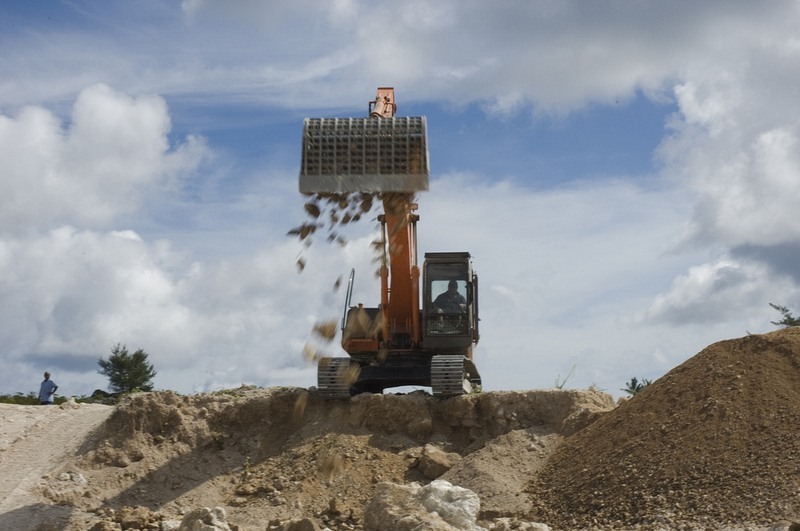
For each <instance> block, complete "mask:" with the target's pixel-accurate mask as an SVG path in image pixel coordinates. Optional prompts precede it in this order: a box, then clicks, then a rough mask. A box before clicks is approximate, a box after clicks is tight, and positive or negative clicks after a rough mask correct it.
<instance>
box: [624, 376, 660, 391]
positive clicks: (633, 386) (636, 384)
mask: <svg viewBox="0 0 800 531" xmlns="http://www.w3.org/2000/svg"><path fill="white" fill-rule="evenodd" d="M651 383H653V382H652V380H648V379H646V378H642V381H641V382H640V381H639V379H638V378H636V376H634V377H633V378H631V381H630V382H628V383H627V384H626V387H624V388H622V389H620V391H625V392H626V393H628V394H629V395H631V396H634V395H635V394H637V393H639V392H640V391H642V390H643V389H644V388H645V387H647V386H648V385H650V384H651Z"/></svg>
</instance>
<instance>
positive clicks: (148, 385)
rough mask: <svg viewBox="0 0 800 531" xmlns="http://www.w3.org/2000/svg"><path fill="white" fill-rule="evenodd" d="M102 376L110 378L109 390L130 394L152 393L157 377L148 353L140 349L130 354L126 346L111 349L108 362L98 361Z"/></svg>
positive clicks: (101, 359)
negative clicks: (139, 392)
mask: <svg viewBox="0 0 800 531" xmlns="http://www.w3.org/2000/svg"><path fill="white" fill-rule="evenodd" d="M97 364H98V365H100V369H99V370H98V371H97V372H99V373H100V374H102V375H104V376H107V377H108V388H109V389H111V391H112V392H114V393H129V392H131V391H134V390H137V389H138V390H141V391H152V390H153V383H152V382H151V380H152V379H153V377H154V376H155V375H156V371H155V369H154V368H153V365H151V364H150V363H147V353H146V352H145V351H144V350H142V349H139V350H137V351H136V352H134V353H133V354H129V353H128V349H127V347H125V345H120V344H119V343H117V345H116V346H115V347H114V348H112V349H111V356H110V357H109V358H108V359H107V360H106V359H103V358H100V359H99V360H97Z"/></svg>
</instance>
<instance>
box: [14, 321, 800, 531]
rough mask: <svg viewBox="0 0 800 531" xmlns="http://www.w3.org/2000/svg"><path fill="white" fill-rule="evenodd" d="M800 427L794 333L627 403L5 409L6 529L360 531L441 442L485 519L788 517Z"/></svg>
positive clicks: (218, 398)
mask: <svg viewBox="0 0 800 531" xmlns="http://www.w3.org/2000/svg"><path fill="white" fill-rule="evenodd" d="M798 426H800V329H795V328H790V329H786V330H780V331H777V332H774V333H770V334H765V335H759V336H747V337H743V338H740V339H735V340H730V341H723V342H720V343H716V344H714V345H711V346H709V347H708V348H706V349H704V350H703V351H702V352H700V353H699V354H697V355H696V356H694V357H693V358H691V359H689V360H688V361H687V362H685V363H684V364H682V365H681V366H679V367H677V368H675V369H674V370H672V371H671V372H669V373H668V374H667V375H665V376H664V377H662V378H661V379H659V380H658V381H657V382H655V383H654V384H653V385H651V386H650V387H648V388H647V389H646V390H645V391H643V392H642V393H640V394H639V395H637V396H636V397H634V398H633V399H631V400H628V401H626V402H624V403H623V404H621V405H619V406H618V407H616V408H615V407H614V404H612V402H611V399H610V397H609V396H608V395H606V394H604V393H600V392H597V391H593V390H589V391H559V390H550V391H527V392H497V393H483V394H477V395H470V396H464V397H458V398H454V399H449V400H439V399H434V398H432V397H430V396H428V395H427V394H425V393H419V392H418V393H412V394H409V395H391V394H387V395H368V394H365V395H361V396H358V397H355V398H353V399H350V400H346V401H324V400H321V399H319V398H318V397H317V396H316V394H315V393H314V392H313V391H309V390H305V389H297V388H271V389H256V388H242V389H237V390H234V391H227V392H218V393H213V394H202V395H192V396H180V395H177V394H175V393H171V392H159V393H147V394H138V395H134V396H131V397H128V398H127V399H126V400H125V401H124V402H123V403H122V404H120V405H119V406H117V407H115V408H113V410H111V409H109V408H107V407H105V406H81V407H78V408H76V409H61V408H54V407H48V408H44V407H40V406H29V407H22V406H0V500H2V505H0V529H20V530H24V529H36V530H41V531H44V530H50V529H53V530H54V529H59V530H62V529H66V530H84V529H94V530H95V531H110V530H116V529H123V528H125V529H134V528H135V529H145V528H148V529H159V526H160V525H162V521H167V520H169V521H175V520H178V519H180V517H181V516H182V515H183V514H185V513H187V512H189V511H191V510H193V509H195V508H198V507H204V506H205V507H214V506H222V507H224V508H225V509H226V510H227V513H228V522H229V523H230V524H231V525H232V526H238V529H239V530H241V531H245V530H256V529H258V530H264V529H278V523H279V522H285V521H287V520H289V519H292V518H300V517H308V518H311V519H313V520H314V521H315V522H317V524H318V525H319V526H325V527H328V528H329V529H331V530H335V531H339V530H359V529H361V528H362V523H363V507H364V506H365V505H366V503H367V502H368V501H369V500H370V498H371V496H372V494H373V492H374V490H375V485H376V484H378V483H379V482H382V481H390V482H394V483H400V484H407V483H409V482H420V483H427V482H429V481H430V478H429V477H426V475H425V474H423V470H422V468H423V467H422V465H420V460H421V459H424V455H423V448H424V447H425V445H427V444H431V445H434V446H436V447H438V448H440V449H441V450H443V451H445V452H448V453H449V455H453V454H457V455H458V456H461V458H460V460H458V461H457V462H456V463H455V464H454V466H452V468H451V469H450V470H449V471H448V472H446V473H445V474H444V475H443V476H442V478H443V479H447V480H448V481H450V482H451V483H453V484H457V485H460V486H462V487H466V488H468V489H471V490H473V491H474V492H476V493H477V494H478V495H479V496H480V499H481V514H480V517H479V524H480V525H482V526H483V527H484V528H487V529H497V530H500V529H510V528H511V527H509V526H506V527H503V525H504V524H503V523H502V520H500V519H501V517H508V518H511V519H512V522H516V524H515V525H520V526H523V527H520V529H522V528H524V525H526V524H524V523H525V522H544V523H546V524H547V525H549V526H551V527H552V528H553V529H564V530H571V529H731V530H734V529H735V530H740V529H754V530H762V531H763V530H767V529H776V530H787V529H790V524H791V522H797V521H798V520H800V440H798V437H797V434H796V432H797V427H798ZM64 456H67V457H64ZM23 522H25V524H23ZM795 526H797V524H795ZM797 527H800V526H797ZM526 529H529V528H526Z"/></svg>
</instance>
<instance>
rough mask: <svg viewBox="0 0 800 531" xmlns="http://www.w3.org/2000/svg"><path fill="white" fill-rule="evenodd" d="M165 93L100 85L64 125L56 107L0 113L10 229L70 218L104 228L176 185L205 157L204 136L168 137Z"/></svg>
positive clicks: (5, 219) (4, 206)
mask: <svg viewBox="0 0 800 531" xmlns="http://www.w3.org/2000/svg"><path fill="white" fill-rule="evenodd" d="M169 130H170V119H169V115H168V114H167V109H166V105H165V103H164V101H163V99H161V98H160V97H157V96H141V97H138V98H134V97H131V96H128V95H126V94H122V93H120V92H116V91H114V90H112V89H110V88H109V87H108V86H106V85H94V86H91V87H89V88H87V89H85V90H84V91H82V92H81V94H80V96H79V97H78V99H77V101H76V102H75V105H74V108H73V113H72V120H71V122H70V123H69V124H68V125H67V126H66V127H62V125H61V123H60V121H59V120H58V119H57V118H56V117H55V116H54V115H53V114H51V113H50V112H49V111H47V110H45V109H42V108H40V107H33V106H30V107H26V108H24V109H22V110H21V111H20V113H19V114H18V116H16V117H15V118H8V117H5V116H2V115H0V158H2V159H3V160H4V161H8V164H5V165H4V175H3V179H2V180H0V224H2V227H3V229H2V230H3V231H4V232H9V231H11V232H19V231H30V230H46V229H48V228H49V227H51V226H53V225H58V224H71V225H76V226H87V227H104V226H108V225H109V223H111V222H113V221H114V220H115V219H116V218H117V217H119V216H120V215H122V214H128V213H131V212H135V211H137V210H139V209H140V207H141V203H142V201H143V200H145V199H147V198H149V197H151V196H152V194H154V193H157V192H159V191H162V190H164V189H169V188H170V187H174V186H175V185H176V184H177V180H178V179H179V178H180V177H181V176H182V175H185V174H187V173H188V172H191V171H193V170H194V169H195V168H196V167H197V165H198V164H199V163H200V161H201V160H202V158H203V157H204V156H205V150H206V148H205V146H204V145H203V142H202V141H201V140H199V139H196V138H188V139H187V140H186V142H185V143H184V144H182V145H179V146H177V147H176V148H171V147H170V146H169V142H168V137H167V135H168V133H169Z"/></svg>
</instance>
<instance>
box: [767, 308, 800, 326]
mask: <svg viewBox="0 0 800 531" xmlns="http://www.w3.org/2000/svg"><path fill="white" fill-rule="evenodd" d="M769 305H770V306H772V307H773V308H775V309H776V310H778V311H779V312H781V315H783V319H781V320H780V321H770V322H771V323H772V324H774V325H777V326H800V318H798V317H794V316H793V315H792V312H790V311H789V308H787V307H786V306H778V305H777V304H772V303H771V302H770V303H769Z"/></svg>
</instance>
